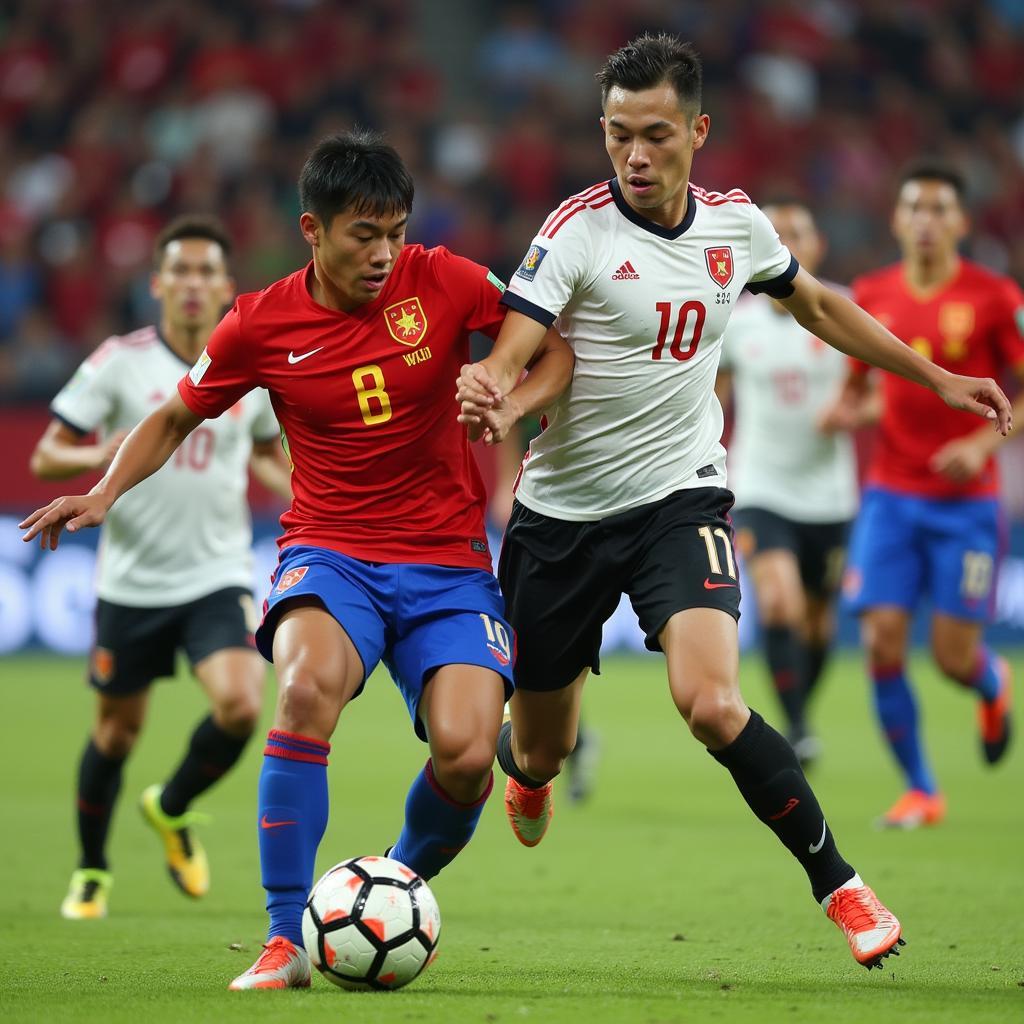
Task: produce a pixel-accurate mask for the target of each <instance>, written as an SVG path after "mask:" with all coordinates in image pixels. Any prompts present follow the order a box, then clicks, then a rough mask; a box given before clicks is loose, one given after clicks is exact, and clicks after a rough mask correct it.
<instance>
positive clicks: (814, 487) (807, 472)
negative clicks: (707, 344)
mask: <svg viewBox="0 0 1024 1024" xmlns="http://www.w3.org/2000/svg"><path fill="white" fill-rule="evenodd" d="M721 366H722V369H723V370H729V371H731V372H732V374H733V394H734V395H735V398H736V424H735V431H734V433H733V437H732V442H731V444H730V445H729V480H730V484H731V486H732V489H733V491H734V492H735V494H736V508H764V509H768V510H769V511H770V512H775V513H776V514H777V515H780V516H785V517H786V518H787V519H793V520H796V521H797V522H803V523H827V522H839V521H842V520H845V519H852V518H853V515H854V513H855V512H856V510H857V461H856V456H855V455H854V450H853V442H852V441H851V439H850V437H849V435H847V434H832V435H825V434H822V433H821V432H820V431H819V430H818V428H817V422H818V417H819V415H820V414H821V412H822V410H823V409H824V407H825V406H827V405H828V404H829V403H830V402H831V401H832V399H833V398H835V396H836V394H837V393H838V391H839V389H840V388H841V387H842V383H843V380H844V379H845V377H846V368H847V360H846V356H844V355H843V354H842V353H841V352H838V351H837V350H836V349H834V348H832V347H831V346H829V345H826V344H825V343H824V342H822V341H819V340H818V339H817V338H815V337H814V336H813V335H811V334H808V333H807V331H805V330H804V329H803V328H802V327H801V326H800V325H799V324H798V323H797V322H796V321H795V320H794V319H793V318H792V317H791V316H790V315H789V314H788V313H786V312H784V311H780V310H779V309H778V308H776V307H773V306H772V303H771V301H770V300H769V299H768V298H767V297H766V296H763V295H752V296H750V297H748V298H746V299H744V300H743V301H742V302H740V304H739V305H738V306H737V308H736V312H735V313H734V314H733V317H732V319H731V320H730V321H729V327H728V329H727V330H726V332H725V342H724V345H723V347H722V360H721Z"/></svg>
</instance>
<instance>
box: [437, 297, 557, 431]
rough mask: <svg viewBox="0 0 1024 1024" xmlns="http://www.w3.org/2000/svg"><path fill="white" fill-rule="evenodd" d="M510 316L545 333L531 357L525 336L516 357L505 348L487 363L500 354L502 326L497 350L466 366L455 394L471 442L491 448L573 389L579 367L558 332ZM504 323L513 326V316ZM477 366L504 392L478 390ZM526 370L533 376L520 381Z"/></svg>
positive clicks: (529, 343)
mask: <svg viewBox="0 0 1024 1024" xmlns="http://www.w3.org/2000/svg"><path fill="white" fill-rule="evenodd" d="M508 316H509V317H512V316H517V317H519V318H521V319H522V320H524V321H526V322H527V323H528V324H533V325H534V326H535V327H537V328H538V329H539V330H540V332H541V336H540V343H539V345H537V346H535V347H534V348H533V351H532V353H530V354H529V355H526V353H527V352H528V350H529V348H530V345H531V344H532V342H530V341H526V342H524V341H523V336H522V335H520V336H519V338H518V339H517V342H516V349H515V351H514V352H513V354H512V355H511V357H510V356H509V355H508V349H505V350H503V352H501V353H498V360H497V361H496V363H494V364H491V365H488V364H489V362H490V360H492V359H494V356H495V353H497V352H498V345H499V344H500V343H501V338H502V337H504V336H505V327H504V326H503V327H502V329H501V332H500V334H499V336H498V342H497V343H496V344H495V352H492V353H491V355H490V356H488V357H487V359H485V360H483V361H482V362H481V363H474V364H469V365H467V366H464V367H463V373H462V375H460V377H459V388H458V393H457V396H456V397H457V400H458V401H459V402H460V408H461V412H460V414H459V422H460V423H464V424H466V426H467V427H468V428H469V431H470V437H471V439H472V440H477V439H480V438H482V439H483V442H484V444H487V445H494V444H500V443H501V442H502V441H503V440H504V439H505V438H506V437H507V436H508V433H509V431H510V430H511V429H512V427H513V426H515V424H516V423H517V422H518V421H519V420H520V419H522V418H523V417H524V416H527V415H529V414H530V413H532V412H536V411H537V410H538V409H543V408H545V407H546V406H548V405H550V404H551V403H552V402H553V401H554V400H555V399H556V398H558V396H559V395H561V394H562V392H563V391H565V389H566V388H567V387H568V386H569V382H570V380H572V371H573V366H574V365H575V358H574V356H573V352H572V349H571V348H570V347H569V345H568V344H567V343H566V341H565V339H564V338H562V336H561V335H560V334H559V333H558V332H557V331H556V330H554V329H553V328H549V329H547V330H546V331H545V329H544V327H543V326H542V325H541V324H538V323H536V321H533V320H530V319H529V317H524V316H522V314H519V313H514V312H510V313H509V314H508ZM505 322H506V324H507V323H508V318H506V321H505ZM525 333H526V332H524V334H525ZM530 333H532V332H530ZM524 355H525V359H524V361H523V363H522V365H519V361H520V359H521V358H523V357H524ZM517 366H518V372H517V373H516V376H515V377H511V376H510V374H511V372H512V371H514V370H515V369H516V367H517ZM477 368H484V373H486V374H487V375H488V376H489V377H490V378H491V379H492V381H493V382H494V383H495V385H496V386H497V390H498V391H499V392H500V394H498V395H495V393H494V391H493V390H492V391H490V392H489V393H484V392H482V391H480V390H479V387H480V385H479V380H480V378H479V377H477V376H476V375H475V371H476V369H477ZM523 369H528V370H529V373H528V374H527V376H526V377H525V378H523V379H521V380H519V378H521V377H522V373H523ZM467 371H468V372H467ZM496 374H497V376H496ZM464 378H466V380H465V382H464ZM499 380H500V381H502V382H503V383H504V382H507V381H511V384H507V383H506V385H505V387H502V386H501V385H499V384H498V381H499ZM516 380H519V383H518V384H516V383H515V381H516ZM464 383H465V387H464V386H463V385H464ZM488 399H490V404H488V401H487V400H488Z"/></svg>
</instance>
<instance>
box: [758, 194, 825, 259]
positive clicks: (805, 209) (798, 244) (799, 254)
mask: <svg viewBox="0 0 1024 1024" xmlns="http://www.w3.org/2000/svg"><path fill="white" fill-rule="evenodd" d="M761 210H762V211H763V212H764V214H765V216H766V217H767V218H768V219H769V220H770V221H771V222H772V227H774V228H775V230H776V231H777V232H778V233H779V240H780V241H781V242H782V244H783V245H784V246H785V247H786V248H787V249H789V251H790V252H791V253H792V254H793V255H794V256H795V257H796V260H797V263H799V264H800V266H801V267H803V268H804V270H806V271H807V273H808V274H813V273H814V272H815V271H816V270H817V269H818V267H819V265H820V264H821V260H822V257H823V256H824V255H825V238H824V236H823V235H822V234H821V233H820V232H819V231H818V226H817V224H815V222H814V214H813V213H812V212H811V208H810V207H809V206H808V205H807V204H806V203H805V202H803V200H801V199H797V198H795V197H793V196H775V197H774V198H772V199H769V200H767V201H766V202H764V203H762V204H761Z"/></svg>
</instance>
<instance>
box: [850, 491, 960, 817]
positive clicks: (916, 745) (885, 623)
mask: <svg viewBox="0 0 1024 1024" xmlns="http://www.w3.org/2000/svg"><path fill="white" fill-rule="evenodd" d="M925 520H926V516H925V515H924V514H923V509H922V505H921V502H920V500H919V499H917V498H912V497H907V496H904V495H897V494H892V493H889V492H887V491H880V490H871V491H868V492H867V493H866V494H865V496H864V500H863V504H862V506H861V511H860V516H859V517H858V519H857V522H856V524H855V526H854V530H853V537H852V539H851V543H850V560H849V565H848V567H847V570H846V573H845V575H844V580H843V592H844V597H845V599H846V601H847V604H848V605H849V607H850V609H851V610H852V611H853V612H854V613H856V614H857V615H858V616H859V618H860V632H861V643H862V645H863V648H864V653H865V656H866V659H867V665H868V675H869V677H870V679H871V685H872V696H873V703H874V708H875V714H876V716H877V719H878V724H879V728H880V729H881V732H882V735H883V736H884V737H885V741H886V743H887V745H888V747H889V749H890V751H891V752H892V755H893V757H894V759H895V760H896V763H897V765H898V766H899V768H900V771H901V772H902V774H903V777H904V780H905V787H906V788H905V791H904V793H903V795H902V796H901V797H900V798H899V800H897V801H896V803H895V804H893V806H892V807H891V808H889V810H888V811H887V812H886V813H885V814H884V815H883V816H882V817H881V818H880V819H879V824H881V825H884V826H889V827H894V828H915V827H917V826H918V825H921V824H936V823H938V822H939V821H941V820H942V818H943V816H944V814H945V808H944V803H943V798H942V796H941V794H940V793H939V791H938V787H937V785H936V781H935V777H934V775H933V773H932V769H931V766H930V764H929V763H928V759H927V757H926V754H925V749H924V741H923V738H922V736H921V731H920V722H919V715H918V708H917V701H916V699H915V697H914V691H913V688H912V686H911V683H910V679H909V676H908V673H907V666H906V660H907V648H908V637H909V632H910V623H911V617H912V613H913V609H914V608H915V607H916V605H917V603H918V600H919V598H920V596H921V590H922V586H923V581H924V579H925V574H926V564H927V563H926V554H925V547H924V537H923V532H922V531H923V529H924V527H925Z"/></svg>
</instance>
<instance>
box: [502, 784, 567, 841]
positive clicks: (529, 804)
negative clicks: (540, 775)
mask: <svg viewBox="0 0 1024 1024" xmlns="http://www.w3.org/2000/svg"><path fill="white" fill-rule="evenodd" d="M505 814H506V815H507V816H508V823H509V824H510V825H511V826H512V831H513V832H515V834H516V839H518V840H519V842H521V843H522V844H523V846H536V845H537V844H538V843H539V842H540V841H541V840H542V839H543V838H544V833H545V832H547V830H548V825H550V824H551V819H552V818H553V817H554V816H555V805H554V803H553V802H552V798H551V783H550V782H547V783H545V784H544V785H543V786H541V787H540V788H539V789H528V788H527V787H526V786H521V785H519V783H518V782H516V780H515V779H509V780H508V782H507V783H505Z"/></svg>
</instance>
